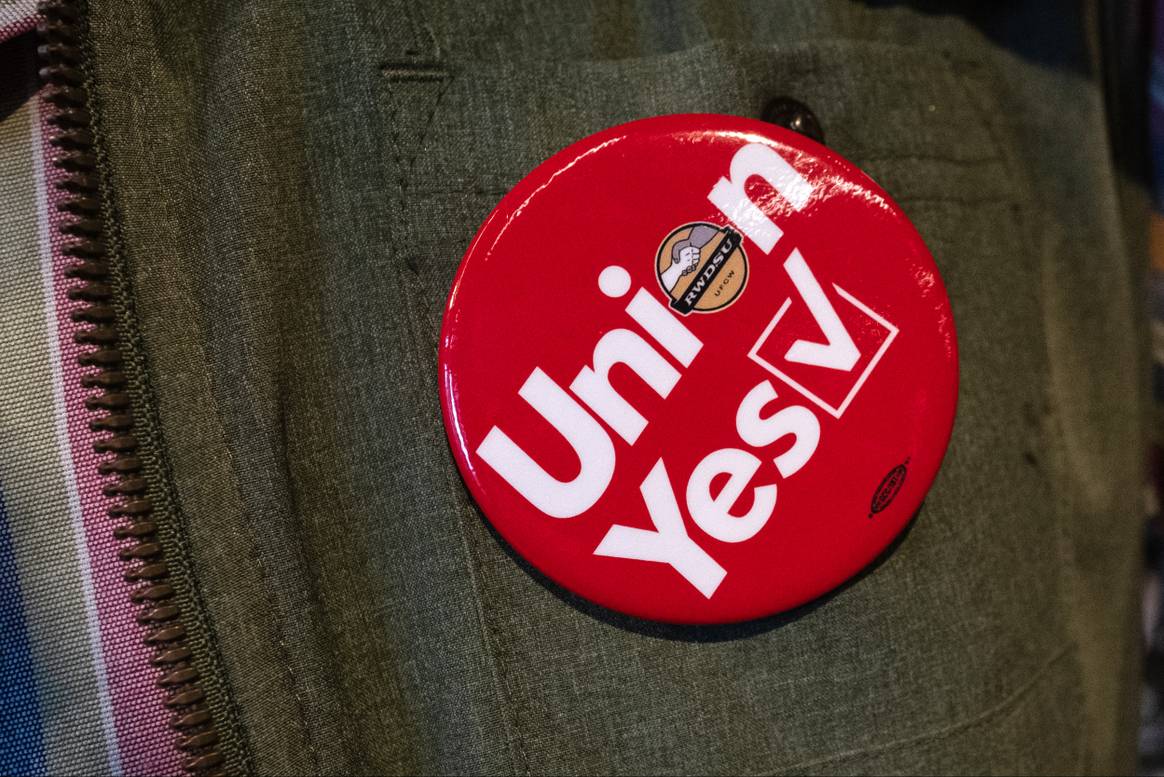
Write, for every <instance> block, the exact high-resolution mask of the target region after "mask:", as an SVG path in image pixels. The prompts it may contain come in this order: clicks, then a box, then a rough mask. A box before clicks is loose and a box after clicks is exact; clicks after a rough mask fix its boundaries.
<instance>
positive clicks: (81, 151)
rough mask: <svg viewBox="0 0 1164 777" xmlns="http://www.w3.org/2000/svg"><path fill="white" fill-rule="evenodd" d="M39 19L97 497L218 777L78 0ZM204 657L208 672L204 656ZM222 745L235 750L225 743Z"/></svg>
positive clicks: (191, 726)
mask: <svg viewBox="0 0 1164 777" xmlns="http://www.w3.org/2000/svg"><path fill="white" fill-rule="evenodd" d="M38 10H39V13H40V23H39V26H38V31H39V35H40V41H39V43H40V45H39V47H38V53H39V56H40V58H41V63H42V65H43V66H42V67H41V69H40V76H41V79H42V81H43V82H44V84H45V86H46V91H45V100H46V101H47V103H48V104H49V105H50V106H51V108H50V116H49V121H50V123H51V124H52V125H53V127H54V132H53V134H52V137H51V138H50V140H49V142H50V143H51V144H52V146H54V147H55V149H56V150H57V151H56V153H55V155H54V156H55V158H54V159H53V162H52V163H53V164H54V165H55V166H56V167H58V168H60V169H62V170H64V171H65V173H66V176H65V177H64V179H63V180H62V181H61V183H60V184H59V185H58V188H60V189H61V190H63V194H62V201H61V202H60V203H59V205H58V208H59V209H60V210H61V211H63V213H64V218H63V219H62V221H61V224H60V226H59V230H60V232H61V234H62V237H63V238H64V241H65V247H64V249H63V250H64V252H65V254H66V255H67V256H69V257H70V260H71V264H70V266H69V267H68V269H67V270H66V275H67V276H68V277H70V278H75V279H77V280H78V281H79V283H78V285H77V286H75V287H74V288H71V289H70V290H69V291H68V296H69V298H70V299H72V300H77V301H79V302H80V306H79V307H78V308H77V309H76V310H75V312H74V313H73V319H74V320H75V321H77V322H78V323H80V324H81V325H82V328H80V329H79V330H78V331H77V332H76V334H75V339H76V341H77V342H78V343H80V344H83V345H85V346H87V348H86V350H85V351H84V352H83V353H82V355H81V356H80V357H79V358H78V362H79V364H80V366H81V367H84V368H86V369H85V370H83V371H82V372H83V374H82V375H81V377H80V378H79V380H80V382H81V385H82V386H83V387H84V388H86V389H88V390H90V391H91V392H92V393H91V394H90V395H89V396H88V398H87V399H86V400H85V407H86V409H87V410H88V411H89V412H90V416H89V426H90V428H91V429H92V430H93V431H95V432H98V433H99V435H100V436H99V437H98V438H97V441H96V442H95V443H94V448H95V450H96V451H97V452H98V453H99V454H104V455H103V456H102V460H101V463H100V464H99V465H98V468H97V469H98V475H99V476H100V478H101V481H102V482H103V483H104V487H103V491H104V494H105V495H106V496H107V497H111V506H110V507H109V509H108V516H109V518H110V526H111V529H110V530H111V531H112V533H113V536H114V537H115V538H117V539H118V540H119V541H120V550H119V557H120V559H121V561H122V562H124V564H125V572H124V577H125V579H126V581H128V582H129V583H130V584H131V589H130V593H129V597H130V600H131V601H132V602H133V603H134V605H135V606H136V607H137V621H138V623H140V624H142V626H143V627H144V628H145V635H144V640H145V642H146V644H147V645H148V646H150V647H151V648H152V651H151V652H152V658H151V660H150V664H151V665H143V666H142V667H141V671H142V672H152V673H158V674H159V678H158V681H157V682H158V684H159V685H160V686H161V687H162V688H163V689H164V690H165V693H166V700H165V709H159V710H158V714H159V715H168V716H169V725H170V727H171V728H172V729H173V730H174V732H175V734H176V736H175V737H174V746H176V747H177V748H178V749H179V750H180V751H181V753H182V756H181V762H182V765H183V768H184V769H185V771H186V772H187V773H189V774H193V775H198V777H211V775H215V774H222V773H223V771H222V770H223V769H226V768H229V769H231V770H232V771H236V770H238V769H239V768H241V766H240V762H239V761H238V760H237V759H236V758H233V757H232V758H229V759H228V757H227V755H226V754H225V753H224V747H223V745H224V742H223V737H222V736H221V734H222V733H224V729H223V728H221V727H220V726H219V725H218V722H217V720H216V718H223V717H226V718H230V717H231V715H230V714H229V713H227V714H226V715H223V714H222V710H223V709H226V708H228V707H229V705H228V704H227V703H226V702H224V701H223V700H222V697H224V695H225V692H222V693H215V694H214V695H215V696H216V697H217V698H210V697H208V694H207V688H212V689H219V688H221V685H220V684H219V683H218V682H217V681H211V680H212V678H209V677H207V676H206V674H205V673H204V672H203V671H201V670H200V669H199V668H198V667H197V666H196V665H195V662H196V660H197V659H198V658H199V657H198V656H196V655H195V653H194V650H193V649H192V647H191V645H192V644H197V645H199V646H201V645H206V644H207V642H208V641H209V640H208V639H207V635H206V634H205V633H201V634H198V635H197V638H196V639H195V638H192V636H193V635H192V632H191V631H189V629H191V628H193V627H195V626H198V625H200V623H199V621H198V620H197V619H190V618H188V617H187V616H188V615H189V613H187V612H186V611H184V609H183V607H182V605H181V604H180V603H179V599H184V600H187V601H188V599H189V597H182V596H178V595H176V594H177V590H176V588H175V586H176V585H179V584H180V583H179V581H178V579H177V578H179V577H180V574H172V572H175V570H174V569H173V567H172V565H171V564H169V563H167V554H168V551H169V550H170V549H171V548H172V546H173V543H172V542H167V541H166V540H165V539H164V538H163V537H160V536H159V531H160V528H161V527H160V525H159V520H161V518H162V516H161V515H160V513H162V512H164V511H161V510H156V509H155V500H154V499H153V498H152V497H151V496H150V494H151V492H155V491H154V488H153V486H155V485H156V484H155V483H151V468H149V467H147V466H146V465H145V463H144V457H143V448H145V447H146V445H147V444H148V443H150V442H151V441H150V439H149V437H150V435H149V433H148V430H146V434H144V435H143V434H142V433H141V432H142V430H141V429H140V425H139V424H137V423H136V422H135V417H134V407H135V404H136V401H135V391H136V388H137V387H135V386H134V385H133V383H134V380H135V377H136V376H135V375H134V370H133V369H132V368H131V363H135V362H136V360H135V359H133V358H132V356H133V354H131V353H130V352H129V348H130V346H129V345H128V343H129V342H130V341H129V339H128V338H126V337H125V336H124V334H125V331H124V326H123V324H124V320H125V317H124V316H123V315H122V308H123V306H122V305H121V304H120V303H119V297H118V288H117V286H118V273H117V272H115V268H114V267H113V261H114V257H113V255H112V253H113V252H111V250H110V242H111V241H110V240H109V235H108V234H107V229H106V220H105V217H106V216H107V215H108V214H109V213H110V212H111V211H110V208H109V207H108V205H109V203H108V202H107V201H106V196H105V193H104V191H103V187H102V175H101V172H100V169H99V168H100V165H99V158H100V156H101V155H100V153H99V148H98V143H97V140H96V138H97V132H96V125H95V122H94V114H95V110H94V106H93V102H92V100H91V95H90V90H89V88H88V86H87V82H88V77H89V71H88V70H87V68H86V59H87V56H86V53H87V32H88V31H87V24H86V14H85V7H84V4H83V3H82V2H77V1H76V0H41V2H40V3H39V6H38ZM136 363H139V362H136ZM137 379H138V380H140V378H137ZM185 587H186V589H189V588H190V587H191V585H190V584H188V585H186V586H185ZM196 614H200V613H196ZM202 659H203V660H202V661H201V662H200V663H202V665H203V666H206V661H207V660H208V659H206V658H205V657H202ZM209 660H213V659H209ZM208 681H209V682H208ZM216 713H217V714H216ZM230 739H231V740H232V741H234V742H237V740H236V739H235V737H234V736H233V735H232V736H231V737H230ZM232 749H233V748H231V747H230V746H229V745H228V747H227V748H226V750H227V752H229V751H230V750H232Z"/></svg>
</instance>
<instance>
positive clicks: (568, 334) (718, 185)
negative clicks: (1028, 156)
mask: <svg viewBox="0 0 1164 777" xmlns="http://www.w3.org/2000/svg"><path fill="white" fill-rule="evenodd" d="M440 376H441V401H442V408H443V411H444V420H445V426H446V428H447V431H448V436H449V440H450V442H451V445H452V450H453V454H454V456H455V458H456V461H457V464H458V466H459V467H460V470H461V473H462V475H463V476H464V478H465V481H466V483H467V484H468V486H469V489H470V491H471V493H472V495H473V498H474V499H475V500H476V502H477V504H478V505H479V506H480V508H481V510H482V512H483V513H484V514H485V516H486V518H487V519H488V520H489V521H490V522H491V523H492V524H493V526H494V527H496V529H497V531H498V532H500V534H501V535H502V536H503V537H504V538H505V539H506V540H507V541H508V542H509V543H510V544H511V545H512V546H513V548H514V549H515V550H516V551H517V552H518V553H519V554H521V556H523V557H524V558H525V559H526V560H528V561H529V562H530V563H531V564H533V565H534V566H535V567H536V568H537V569H539V570H540V571H541V572H542V573H544V574H545V575H547V576H548V577H550V578H551V579H553V580H554V581H555V582H557V583H558V584H560V585H562V586H564V587H565V588H567V589H569V590H571V591H573V592H574V593H576V594H578V595H580V596H582V597H585V598H586V599H589V600H591V601H593V602H596V603H598V604H600V605H604V606H606V607H609V608H611V609H613V610H618V611H620V612H623V613H627V614H629V615H633V616H638V617H642V618H648V619H653V620H660V621H667V622H672V623H686V624H707V623H726V622H733V621H741V620H748V619H752V618H757V617H761V616H765V615H770V614H773V613H778V612H781V611H784V610H788V609H790V608H793V607H796V606H798V605H801V604H804V603H806V602H809V601H811V600H812V599H814V598H816V597H818V596H820V595H821V594H824V593H826V592H828V591H829V590H831V589H833V588H835V587H837V586H838V585H840V584H841V583H843V582H845V581H846V580H847V579H849V578H851V577H852V576H854V575H856V574H857V573H858V572H860V571H861V569H862V568H864V567H865V566H867V565H868V564H869V563H870V562H871V561H873V560H874V559H875V558H876V557H877V556H878V554H880V553H881V552H882V551H883V550H884V549H885V548H886V547H887V546H888V545H889V544H890V543H891V542H892V540H893V539H894V537H895V536H896V535H897V534H898V533H899V532H901V530H902V529H903V528H904V527H905V526H906V524H907V523H908V522H909V520H910V519H911V517H912V516H913V514H914V513H915V512H916V511H917V509H918V507H919V506H920V505H921V502H922V499H923V498H924V496H925V494H926V492H927V490H928V489H929V488H930V485H931V483H932V482H933V479H934V477H935V475H936V473H937V471H938V467H939V465H940V463H941V460H942V457H943V455H944V453H945V450H946V446H947V443H948V441H949V436H950V430H951V427H952V425H953V420H954V410H955V405H956V401H957V383H958V360H957V346H956V339H955V333H954V322H953V319H952V316H951V313H950V304H949V300H948V299H947V296H946V292H945V289H944V287H943V285H942V281H941V278H940V277H939V275H938V270H937V267H936V266H935V264H934V261H933V259H932V257H931V256H930V253H929V251H928V250H927V249H926V247H925V245H924V243H923V242H922V240H921V238H920V237H919V235H918V233H917V230H916V229H914V227H913V225H912V224H911V223H910V222H909V220H908V219H907V218H906V216H905V214H904V213H903V212H902V211H901V209H900V208H899V207H898V206H897V205H896V204H895V203H894V202H893V201H892V200H891V199H890V198H889V196H888V195H887V194H886V193H885V192H884V191H883V190H882V189H881V188H880V187H878V186H877V185H876V184H875V183H874V182H873V181H872V180H871V179H870V178H869V177H868V176H866V175H865V174H864V173H862V172H861V171H860V170H859V169H858V168H857V167H855V166H854V165H853V164H851V163H849V162H848V161H846V160H845V159H843V158H841V157H840V156H838V155H837V154H835V153H834V152H832V151H830V150H829V149H827V148H825V147H824V146H821V145H819V144H817V143H815V142H813V141H811V140H809V139H807V138H804V137H802V136H800V135H797V134H795V133H792V132H789V131H786V130H783V129H781V128H779V127H775V126H773V125H770V124H766V123H762V122H758V121H753V120H748V119H742V118H737V117H730V116H718V115H677V116H663V117H659V118H653V119H645V120H642V121H635V122H631V123H629V124H624V125H622V126H618V127H613V128H611V129H608V130H605V131H603V132H599V133H597V134H595V135H592V136H590V137H588V138H585V139H583V140H581V141H579V142H577V143H575V144H574V145H572V146H570V147H568V148H566V149H565V150H563V151H561V152H560V153H558V154H556V155H554V156H553V157H551V158H550V159H548V160H547V161H546V162H544V163H543V164H541V165H540V166H538V167H537V168H536V169H535V170H534V171H533V172H531V173H530V174H529V175H528V176H526V177H525V178H524V179H523V180H522V181H521V182H520V183H518V185H517V186H515V187H514V189H513V190H512V191H511V192H510V193H509V194H508V195H506V196H505V197H504V198H503V199H502V200H501V202H500V203H499V204H498V205H497V207H496V208H495V209H494V210H493V212H492V213H491V214H490V215H489V217H488V218H487V219H486V220H485V223H484V224H483V225H482V227H481V229H480V231H479V232H478V233H477V236H476V237H475V238H474V240H473V242H472V244H471V245H470V246H469V249H468V251H467V252H466V254H465V257H464V260H463V262H462V264H461V267H460V270H459V272H458V273H457V277H456V280H455V281H454V283H453V288H452V291H451V292H450V294H449V299H448V305H447V308H446V311H445V317H444V325H443V330H442V333H441V347H440Z"/></svg>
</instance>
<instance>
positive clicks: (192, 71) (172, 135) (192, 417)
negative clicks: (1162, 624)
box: [92, 0, 1141, 774]
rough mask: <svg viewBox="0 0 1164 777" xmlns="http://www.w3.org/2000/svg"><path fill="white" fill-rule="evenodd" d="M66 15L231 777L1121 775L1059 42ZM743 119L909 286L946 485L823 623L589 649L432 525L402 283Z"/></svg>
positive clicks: (1105, 490)
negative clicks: (672, 146) (790, 122)
mask: <svg viewBox="0 0 1164 777" xmlns="http://www.w3.org/2000/svg"><path fill="white" fill-rule="evenodd" d="M93 5H94V7H93V18H92V31H93V47H94V62H93V65H94V68H95V73H96V78H97V84H96V89H97V94H98V98H99V100H100V103H101V106H102V118H101V122H102V134H103V143H104V146H105V149H106V151H107V154H108V166H109V172H110V176H111V178H110V181H111V186H112V196H113V198H114V201H115V204H116V206H117V209H118V218H119V221H120V229H121V235H122V238H123V244H122V245H121V247H120V248H121V253H122V256H123V258H124V260H125V261H126V262H127V263H128V267H129V269H130V273H129V275H130V280H131V282H132V297H133V301H134V307H135V309H136V316H137V320H138V324H139V326H140V336H141V343H142V349H143V354H144V357H145V359H146V360H147V363H148V365H149V374H148V376H149V380H150V384H151V390H152V393H153V396H154V398H155V400H156V407H157V411H158V418H159V420H160V429H161V432H162V434H163V436H164V439H165V442H166V456H167V462H168V467H169V473H170V476H171V478H172V486H173V492H174V494H175V495H176V499H177V507H178V510H179V512H180V514H181V516H182V521H181V529H182V531H183V532H184V536H185V541H186V543H187V549H188V552H189V553H190V555H191V558H192V562H193V568H194V571H195V573H196V576H197V580H198V585H199V587H200V590H201V592H202V596H203V597H204V600H205V603H206V613H207V617H208V619H209V621H210V622H211V623H212V624H213V629H214V634H215V635H216V643H217V649H218V651H219V652H220V654H221V658H222V662H223V666H224V681H225V683H226V684H227V686H228V687H229V688H230V689H231V697H232V699H233V701H234V704H235V706H236V712H237V717H238V720H239V721H240V726H241V729H242V733H243V734H244V735H245V740H246V742H247V743H248V744H247V748H248V757H249V759H250V761H249V762H250V763H252V764H253V765H254V767H255V768H256V769H257V771H259V772H261V773H337V772H345V773H346V772H352V773H397V772H443V773H462V772H468V773H543V772H552V773H647V772H650V773H659V772H664V773H684V774H686V773H736V774H762V773H763V774H767V773H783V772H803V771H809V772H816V771H827V772H838V773H861V772H913V771H936V772H942V773H946V772H949V773H955V772H973V773H982V772H991V773H1012V772H1048V773H1063V772H1086V771H1091V772H1108V771H1127V770H1129V769H1130V768H1131V764H1132V758H1133V756H1134V729H1135V712H1136V709H1135V690H1136V681H1137V676H1138V669H1139V654H1138V637H1137V631H1136V627H1135V621H1136V618H1137V611H1136V603H1135V597H1136V584H1137V580H1138V555H1137V544H1138V536H1139V534H1138V530H1139V520H1140V519H1139V511H1138V505H1137V494H1138V489H1139V475H1140V466H1141V458H1140V445H1139V437H1138V434H1139V432H1138V423H1139V383H1138V376H1139V374H1140V371H1139V363H1138V361H1137V350H1136V346H1137V343H1138V342H1139V339H1138V336H1137V335H1136V333H1135V330H1134V326H1135V322H1134V321H1133V320H1132V314H1131V313H1130V310H1131V309H1132V308H1131V297H1132V294H1133V293H1134V288H1135V286H1134V281H1135V278H1134V277H1133V274H1132V273H1130V272H1129V270H1128V267H1129V263H1128V261H1127V258H1126V256H1125V254H1124V250H1123V247H1122V237H1121V230H1122V228H1123V227H1122V225H1121V221H1120V210H1119V208H1118V202H1117V199H1116V197H1115V194H1114V190H1115V182H1114V177H1113V176H1114V174H1113V172H1112V168H1111V164H1110V161H1109V152H1108V147H1107V140H1106V134H1105V132H1106V131H1105V125H1104V114H1103V99H1102V95H1101V94H1100V93H1099V91H1098V87H1097V86H1096V84H1097V79H1095V78H1094V77H1093V76H1092V75H1091V74H1090V73H1089V66H1088V64H1087V62H1088V57H1087V49H1086V45H1085V40H1084V36H1083V34H1082V32H1080V31H1079V29H1078V27H1077V26H1076V25H1074V23H1073V20H1072V19H1070V18H1068V17H1065V18H1064V19H1062V20H1059V21H1058V22H1056V23H1055V24H1047V23H1046V20H1045V19H1040V18H1039V16H1038V14H1037V13H1030V12H1028V10H1027V9H1026V8H1025V6H1024V5H1023V4H1000V6H1001V7H998V8H996V9H995V10H993V11H982V10H970V11H966V12H960V11H959V9H958V8H957V7H952V8H946V7H944V6H943V7H938V6H936V5H935V4H933V3H926V4H924V7H920V8H919V7H915V6H913V5H912V4H885V3H877V4H870V5H860V4H849V3H842V2H835V1H830V2H817V1H816V0H804V2H754V3H740V4H726V3H718V2H715V3H713V2H707V3H688V4H672V3H664V2H647V1H645V0H644V1H643V2H637V3H614V2H598V1H597V0H595V2H570V3H528V4H527V3H517V2H507V3H468V2H463V0H461V1H458V0H449V1H448V2H432V3H428V2H426V3H421V2H416V3H375V2H355V3H317V2H300V3H282V2H268V3H246V4H244V3H238V4H230V3H182V2H169V3H154V2H146V1H145V0H129V1H128V2H118V3H103V2H95V3H94V4H93ZM1032 5H1035V4H1032ZM970 6H971V4H967V7H970ZM780 95H790V96H793V97H796V98H797V99H799V100H802V101H803V102H805V103H807V104H808V105H809V106H810V107H811V108H812V109H813V110H814V111H815V112H816V114H817V116H818V117H819V119H820V121H821V123H822V125H823V126H824V130H825V132H826V135H827V141H828V143H829V144H830V146H832V147H833V148H835V149H836V150H837V151H839V152H840V153H841V154H843V155H845V156H847V157H848V158H850V159H852V160H854V161H855V162H856V163H858V164H859V165H861V166H862V167H863V168H864V169H866V170H867V171H868V172H870V173H871V174H872V175H873V176H874V177H875V178H876V179H877V180H878V181H879V182H880V183H881V184H882V185H883V186H885V187H886V188H887V189H888V191H889V192H890V193H891V194H892V195H893V196H894V197H895V198H896V199H897V200H898V202H900V203H901V204H902V206H903V207H904V208H905V210H906V212H907V213H908V214H909V216H910V217H911V218H912V219H913V220H914V222H915V224H916V225H917V227H918V229H919V230H920V232H921V234H922V235H923V237H924V238H925V240H926V241H927V243H928V245H929V246H930V248H931V249H932V251H933V253H934V255H935V258H936V260H937V263H938V265H939V267H940V269H941V272H942V275H943V277H944V279H945V281H946V285H947V287H948V290H949V293H950V297H951V301H952V304H953V309H954V313H955V318H956V322H957V327H958V335H959V343H960V349H961V360H962V376H961V399H960V406H959V413H958V419H957V423H956V426H955V430H954V435H953V440H952V442H951V445H950V450H949V454H948V457H947V460H946V463H945V465H944V468H943V470H942V472H941V474H940V475H939V477H938V480H937V482H936V484H935V486H934V488H933V490H932V491H931V493H930V496H929V498H928V499H927V501H926V504H925V506H924V508H923V509H922V510H921V512H920V514H919V516H918V518H917V520H916V522H915V523H914V524H913V526H912V529H911V530H910V531H909V532H908V534H907V535H906V536H905V537H904V538H903V539H902V541H901V542H900V543H899V544H898V545H897V547H896V548H895V549H894V550H893V552H892V553H890V554H888V555H887V556H886V558H885V559H884V560H883V561H882V562H881V563H880V564H879V565H877V566H876V567H875V568H874V569H872V570H870V571H869V572H868V573H867V574H865V575H863V576H861V577H860V578H859V579H857V580H856V581H854V582H853V583H851V584H850V585H848V586H846V587H844V588H842V589H841V590H840V591H838V592H835V593H834V594H832V595H830V596H828V597H825V598H824V599H823V600H821V601H819V602H817V603H814V604H813V605H810V606H808V607H806V608H803V609H802V610H800V611H797V612H794V613H791V614H788V615H785V616H781V617H776V618H771V619H768V620H764V621H760V622H756V623H750V624H745V625H741V626H732V627H719V628H672V627H665V626H658V625H653V624H647V623H642V622H636V621H632V620H629V619H624V618H621V617H618V616H615V615H612V614H610V613H607V612H605V611H602V610H600V609H598V608H595V607H592V606H589V605H587V604H585V603H584V602H580V601H578V600H577V599H575V598H573V597H571V596H570V595H568V594H566V593H565V592H563V591H561V590H559V589H557V588H555V587H554V586H553V585H551V584H549V583H547V582H546V581H544V580H543V579H541V578H540V577H539V576H538V575H537V574H536V573H534V572H532V571H530V570H529V569H528V568H527V567H525V566H524V565H523V564H521V563H520V562H519V561H518V560H517V559H516V558H515V557H514V556H513V554H512V553H510V552H508V551H507V549H506V548H505V547H504V546H503V544H502V543H501V541H500V540H499V539H498V538H496V537H495V536H494V535H493V534H492V533H491V532H490V530H489V529H488V527H487V524H486V523H485V521H484V520H483V519H482V517H481V516H480V514H479V513H478V512H477V510H476V509H475V507H474V506H473V504H472V502H471V500H470V499H469V497H468V495H467V493H466V491H465V489H464V487H463V485H462V483H461V481H460V479H459V476H458V474H457V471H456V468H455V466H454V464H453V462H452V459H451V456H450V454H449V451H448V448H447V444H446V442H445V436H444V432H443V429H442V426H441V420H440V412H439V406H438V395H437V376H436V350H437V337H438V332H439V327H440V317H441V311H442V308H443V304H444V301H445V296H446V294H447V292H448V289H449V286H450V283H451V281H452V277H453V273H454V271H455V269H456V267H457V264H458V262H459V261H460V258H461V256H462V254H463V252H464V250H465V248H466V247H467V245H468V243H469V241H470V239H471V238H472V236H473V234H474V232H475V231H476V229H477V227H478V225H479V224H480V223H481V221H482V219H483V218H484V217H485V216H486V214H487V213H488V212H489V210H490V209H491V208H492V207H493V205H494V204H495V203H496V202H497V200H498V199H499V198H500V197H501V196H502V195H503V194H504V193H505V192H506V191H507V190H508V189H509V188H510V187H511V186H513V184H514V183H515V182H516V181H517V180H519V179H520V178H521V177H522V176H523V175H524V174H525V173H526V172H528V171H529V170H530V169H532V168H533V167H534V166H535V165H536V164H537V163H539V162H540V161H542V160H543V159H544V158H546V157H547V156H549V155H550V154H551V153H553V152H554V151H556V150H558V149H560V148H561V147H563V146H565V145H567V144H568V143H570V142H572V141H574V140H576V139H578V138H580V137H582V136H584V135H586V134H588V133H591V132H594V131H597V130H599V129H602V128H604V127H607V126H610V125H612V124H616V123H619V122H624V121H628V120H632V119H636V118H640V117H645V116H651V115H656V114H664V113H673V112H719V113H729V114H739V115H745V116H755V115H757V114H758V113H759V111H760V109H761V106H762V105H763V104H764V103H765V102H766V101H767V100H768V99H770V98H773V97H776V96H780ZM838 475H839V476H842V477H843V473H838Z"/></svg>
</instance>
